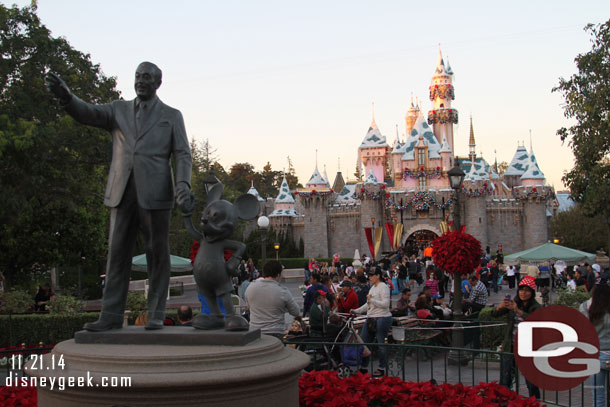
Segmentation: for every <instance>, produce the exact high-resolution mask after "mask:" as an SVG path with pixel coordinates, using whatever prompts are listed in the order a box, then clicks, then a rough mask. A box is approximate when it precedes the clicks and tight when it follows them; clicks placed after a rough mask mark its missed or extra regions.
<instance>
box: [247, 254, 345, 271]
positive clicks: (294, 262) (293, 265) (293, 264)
mask: <svg viewBox="0 0 610 407" xmlns="http://www.w3.org/2000/svg"><path fill="white" fill-rule="evenodd" d="M267 260H275V257H267ZM339 260H340V261H341V263H343V264H352V262H353V261H354V259H352V258H351V257H341V258H340V259H339ZM279 261H280V263H282V265H283V266H284V268H287V269H303V268H305V263H309V257H292V258H281V257H280V259H279ZM316 261H318V262H319V263H324V262H325V263H328V265H329V266H330V265H331V263H332V261H333V259H332V258H330V257H328V258H325V257H316ZM261 263H262V260H259V261H258V264H257V268H258V269H259V270H262V266H261Z"/></svg>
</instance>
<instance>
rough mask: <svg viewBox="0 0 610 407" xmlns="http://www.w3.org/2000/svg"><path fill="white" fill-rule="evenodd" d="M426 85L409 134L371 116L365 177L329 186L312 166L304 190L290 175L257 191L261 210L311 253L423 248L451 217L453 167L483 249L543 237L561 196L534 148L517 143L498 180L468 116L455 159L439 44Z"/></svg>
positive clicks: (409, 117) (453, 114)
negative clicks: (385, 130)
mask: <svg viewBox="0 0 610 407" xmlns="http://www.w3.org/2000/svg"><path fill="white" fill-rule="evenodd" d="M428 89H429V96H430V104H431V106H430V110H428V112H427V114H426V115H425V114H424V112H423V109H422V107H421V106H420V105H419V103H416V104H414V103H413V100H411V103H410V107H409V108H408V110H407V112H406V116H405V122H404V125H405V128H404V129H405V133H404V134H405V135H406V136H405V137H399V136H398V135H397V136H396V138H395V140H394V141H393V142H389V141H388V140H387V138H386V136H384V135H383V134H382V132H381V131H380V129H379V127H378V126H377V124H376V123H375V118H374V115H373V119H372V121H371V124H370V126H369V128H368V130H367V131H366V134H365V136H364V139H363V140H362V142H361V143H360V146H359V147H358V149H357V152H358V168H359V169H360V168H361V167H362V166H363V167H364V173H363V176H362V180H361V181H358V182H347V183H346V182H345V180H344V178H343V176H342V174H341V172H338V173H337V175H336V177H335V180H334V182H333V183H332V184H331V183H330V180H329V179H328V176H327V175H326V170H324V174H321V173H320V171H319V170H318V168H317V165H316V168H315V169H314V171H313V174H312V175H311V177H310V179H309V181H308V182H307V184H306V186H305V188H300V189H297V190H296V191H290V190H289V188H288V184H287V183H286V180H285V179H284V182H283V184H282V187H281V189H280V193H279V194H278V196H277V198H276V199H275V200H273V201H268V202H267V201H264V200H263V199H262V198H260V197H259V196H258V193H257V192H256V190H255V189H254V187H253V188H252V189H251V190H250V193H252V194H254V195H256V196H257V197H259V201H261V214H265V215H266V216H268V217H269V219H270V221H271V226H272V227H273V228H274V229H275V230H278V231H282V232H284V233H288V234H289V235H291V236H292V237H293V239H294V240H295V242H296V243H298V242H299V241H300V240H301V239H302V240H303V243H304V247H305V256H306V257H309V256H313V257H328V256H332V255H333V254H334V253H339V254H340V255H341V256H343V257H351V256H352V255H353V254H354V251H355V250H356V249H358V250H359V252H360V254H363V253H367V254H370V253H373V252H374V255H375V257H376V258H379V257H380V255H381V253H382V252H384V251H390V250H392V249H393V248H395V247H397V246H398V245H405V244H406V245H411V246H415V245H417V246H421V245H422V244H426V243H427V242H429V241H431V240H433V239H434V238H436V237H437V236H438V235H440V234H441V233H442V231H443V230H442V229H444V227H445V226H446V224H447V223H449V224H450V223H451V222H452V220H453V213H454V205H455V202H456V192H455V191H454V190H453V189H451V186H450V183H449V176H448V174H447V172H448V171H449V170H450V169H451V168H453V167H454V166H455V165H456V164H457V165H459V167H460V168H461V169H462V171H463V172H464V173H465V174H466V175H465V178H464V182H463V184H462V188H461V189H460V190H459V192H458V194H459V197H458V198H459V203H460V204H459V209H460V220H461V224H462V225H463V226H465V227H466V231H467V232H468V233H470V234H472V235H473V236H474V237H476V238H477V239H479V240H480V241H481V245H482V247H483V248H485V246H490V247H491V248H492V250H495V248H496V247H497V245H498V244H502V247H503V250H504V252H505V253H511V252H515V251H519V250H523V249H526V248H530V247H533V246H536V245H539V244H542V243H546V242H547V240H548V235H549V232H548V224H549V218H550V217H551V216H552V215H553V214H554V211H555V210H556V208H557V201H556V199H555V194H554V190H553V188H552V187H551V186H549V185H547V184H546V179H545V177H544V174H543V173H542V171H541V169H540V168H539V166H538V163H537V161H536V157H535V155H534V151H533V149H532V147H531V145H530V149H529V151H528V150H527V149H526V148H525V146H523V145H519V146H518V147H517V150H516V151H515V154H514V157H513V159H512V161H511V162H510V164H509V166H508V169H506V171H505V172H504V173H503V174H502V176H500V175H499V174H498V168H497V163H494V164H491V165H490V164H489V163H488V162H487V161H486V160H485V159H484V158H483V157H480V156H477V154H476V152H475V149H476V142H475V132H474V129H473V124H472V118H470V137H469V140H468V147H469V154H468V156H467V157H458V156H456V155H455V149H454V146H455V144H454V143H455V139H454V125H456V124H457V123H458V120H461V118H460V116H459V114H458V111H457V110H456V109H455V108H454V107H453V101H454V100H455V97H456V94H457V93H458V92H457V90H456V89H455V88H454V86H453V70H452V68H451V66H450V65H449V62H448V61H447V63H445V61H444V59H443V57H442V54H441V51H440V50H439V56H438V61H437V64H436V68H435V69H434V73H433V75H432V80H431V81H430V86H429V88H428ZM271 202H272V203H271ZM441 224H442V225H441Z"/></svg>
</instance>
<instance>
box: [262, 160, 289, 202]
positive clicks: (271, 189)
mask: <svg viewBox="0 0 610 407" xmlns="http://www.w3.org/2000/svg"><path fill="white" fill-rule="evenodd" d="M282 179H283V173H282V172H281V171H274V170H273V169H272V168H271V164H270V163H269V162H267V164H266V165H265V166H264V167H263V171H262V172H261V173H260V187H259V189H258V192H259V194H260V195H261V196H263V197H274V198H275V197H276V196H277V193H278V191H279V190H280V186H281V185H282Z"/></svg>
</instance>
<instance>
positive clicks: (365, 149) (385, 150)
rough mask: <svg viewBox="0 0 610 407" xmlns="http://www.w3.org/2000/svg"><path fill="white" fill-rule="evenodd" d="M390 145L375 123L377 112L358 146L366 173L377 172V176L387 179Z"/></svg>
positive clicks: (379, 178)
mask: <svg viewBox="0 0 610 407" xmlns="http://www.w3.org/2000/svg"><path fill="white" fill-rule="evenodd" d="M390 151H391V150H390V146H389V145H388V143H387V142H386V138H385V136H383V135H381V132H380V131H379V128H378V127H377V123H375V112H374V111H373V119H372V121H371V125H370V127H369V130H368V131H367V133H366V136H365V137H364V140H362V143H361V144H360V147H358V155H359V158H360V161H361V162H362V164H364V174H365V177H368V176H369V174H371V173H373V174H375V178H377V179H378V180H381V181H383V180H384V179H385V173H386V165H387V163H388V160H389V158H390V157H389V156H390Z"/></svg>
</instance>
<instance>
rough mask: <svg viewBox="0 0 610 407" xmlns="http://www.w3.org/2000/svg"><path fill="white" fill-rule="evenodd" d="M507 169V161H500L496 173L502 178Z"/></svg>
mask: <svg viewBox="0 0 610 407" xmlns="http://www.w3.org/2000/svg"><path fill="white" fill-rule="evenodd" d="M507 169H508V163H507V162H506V161H502V162H501V163H499V164H498V175H499V176H500V178H501V179H503V178H504V173H505V172H506V170H507Z"/></svg>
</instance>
